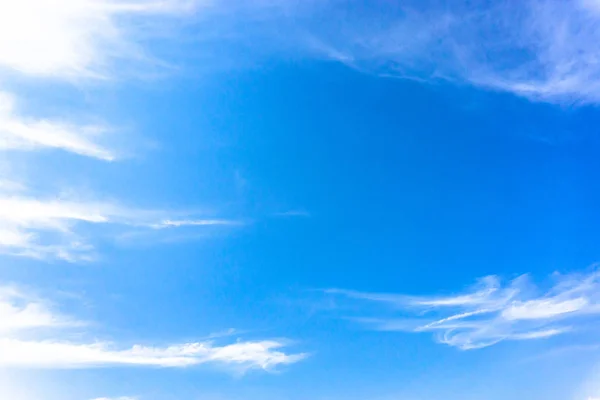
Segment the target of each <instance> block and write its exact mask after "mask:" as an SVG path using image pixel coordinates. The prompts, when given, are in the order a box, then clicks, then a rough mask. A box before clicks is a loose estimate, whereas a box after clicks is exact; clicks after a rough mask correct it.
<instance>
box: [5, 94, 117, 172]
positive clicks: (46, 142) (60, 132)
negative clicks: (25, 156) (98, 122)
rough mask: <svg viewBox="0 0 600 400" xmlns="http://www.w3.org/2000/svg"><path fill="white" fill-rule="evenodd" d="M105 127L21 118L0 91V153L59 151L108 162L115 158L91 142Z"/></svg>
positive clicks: (12, 102) (11, 103)
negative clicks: (39, 150)
mask: <svg viewBox="0 0 600 400" xmlns="http://www.w3.org/2000/svg"><path fill="white" fill-rule="evenodd" d="M105 129H106V128H104V127H101V126H93V125H88V126H77V125H74V124H69V123H64V122H60V121H53V120H48V119H35V118H25V117H23V116H21V115H19V114H17V112H16V110H15V99H14V96H12V95H11V94H9V93H6V92H4V93H2V92H0V150H21V151H27V150H38V149H44V148H46V149H61V150H64V151H68V152H71V153H76V154H79V155H82V156H88V157H93V158H98V159H101V160H105V161H112V160H114V159H115V157H116V155H115V153H114V151H111V150H109V149H107V148H105V147H103V146H101V145H100V144H98V143H96V142H95V141H94V139H96V138H97V136H99V134H101V133H102V132H103V131H104V130H105Z"/></svg>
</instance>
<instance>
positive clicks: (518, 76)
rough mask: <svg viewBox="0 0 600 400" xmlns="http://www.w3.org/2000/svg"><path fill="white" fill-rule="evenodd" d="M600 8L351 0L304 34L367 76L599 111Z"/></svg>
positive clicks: (587, 2)
mask: <svg viewBox="0 0 600 400" xmlns="http://www.w3.org/2000/svg"><path fill="white" fill-rule="evenodd" d="M599 10H600V7H599V6H598V2H596V1H591V0H574V1H553V0H526V1H522V2H510V1H507V2H505V1H501V2H476V3H473V2H469V1H457V2H452V3H450V4H448V3H447V2H441V1H439V0H427V1H404V2H401V3H385V4H383V3H380V4H378V5H376V6H374V7H373V6H372V5H371V4H370V5H369V7H360V6H358V7H352V6H350V5H349V3H348V2H346V1H342V2H326V3H324V4H320V5H319V6H315V7H314V10H313V14H312V15H308V16H306V15H305V16H304V17H305V18H304V19H303V20H302V19H301V20H302V21H304V22H303V24H304V25H303V26H302V27H301V28H302V30H303V31H304V32H306V34H305V35H304V41H303V44H304V46H305V47H306V48H308V50H309V51H312V52H313V53H314V54H318V55H320V56H322V57H325V58H327V59H331V60H335V61H338V62H342V63H344V64H347V65H350V66H352V67H354V68H357V69H359V70H362V71H368V72H372V73H375V74H381V75H384V76H393V77H400V78H408V79H418V80H424V81H430V80H440V79H442V80H449V81H454V82H458V83H468V84H473V85H476V86H482V87H485V88H490V89H495V90H500V91H508V92H512V93H515V94H517V95H520V96H524V97H527V98H529V99H532V100H540V101H548V102H557V103H570V104H573V103H598V102H599V101H600V50H599V49H598V46H597V45H596V43H598V42H599V41H600V11H599ZM325 13H327V14H328V15H331V16H333V17H332V18H331V21H332V24H328V25H327V26H325V27H323V26H318V29H317V28H315V27H314V24H311V23H310V21H311V18H315V17H316V16H320V15H323V14H325ZM306 21H308V22H306Z"/></svg>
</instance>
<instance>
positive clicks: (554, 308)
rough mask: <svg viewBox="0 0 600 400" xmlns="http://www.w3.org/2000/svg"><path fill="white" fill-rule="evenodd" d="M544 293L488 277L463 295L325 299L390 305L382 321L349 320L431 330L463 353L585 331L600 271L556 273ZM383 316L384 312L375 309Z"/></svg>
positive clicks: (597, 302) (522, 281)
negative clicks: (574, 273) (389, 309)
mask: <svg viewBox="0 0 600 400" xmlns="http://www.w3.org/2000/svg"><path fill="white" fill-rule="evenodd" d="M553 278H554V280H555V283H554V285H553V286H552V287H551V288H550V289H549V290H547V291H546V292H545V293H542V294H540V293H539V292H540V290H539V289H538V288H537V287H535V286H534V285H533V284H532V283H531V282H530V280H529V279H528V277H527V276H526V275H523V276H520V277H518V278H516V279H514V280H512V281H510V282H508V283H507V284H506V285H504V284H503V283H502V282H501V280H500V278H498V277H496V276H488V277H485V278H482V279H480V280H479V282H478V283H477V284H476V285H475V286H474V287H473V288H472V289H471V290H470V291H468V292H466V293H461V294H456V295H452V296H408V295H395V294H381V293H365V292H358V291H348V290H337V289H336V290H328V291H327V293H329V294H330V295H336V296H344V297H346V298H351V299H355V300H358V301H362V302H369V303H374V304H380V305H387V306H392V310H393V313H395V314H399V315H392V316H389V315H386V316H385V317H379V316H372V315H371V316H368V317H364V316H363V317H361V318H353V319H355V320H357V321H359V322H361V323H363V324H365V325H366V326H368V327H370V328H372V329H376V330H381V331H406V332H433V333H435V337H436V339H437V340H438V341H439V342H441V343H445V344H448V345H451V346H456V347H458V348H461V349H463V350H468V349H477V348H482V347H487V346H491V345H493V344H496V343H499V342H502V341H506V340H534V339H545V338H550V337H553V336H557V335H561V334H566V333H569V332H574V331H577V330H579V329H585V328H586V327H589V324H590V322H591V321H593V320H595V319H598V317H599V316H600V296H599V295H598V293H600V291H599V290H600V272H597V271H594V272H592V273H589V274H587V275H581V274H577V275H555V276H554V277H553ZM380 311H381V312H382V313H383V311H384V309H380Z"/></svg>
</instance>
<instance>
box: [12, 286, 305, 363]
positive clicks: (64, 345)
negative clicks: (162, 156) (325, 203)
mask: <svg viewBox="0 0 600 400" xmlns="http://www.w3.org/2000/svg"><path fill="white" fill-rule="evenodd" d="M84 325H85V324H84V323H82V322H79V321H75V320H74V319H72V318H69V317H67V316H64V315H62V314H60V313H58V312H56V311H54V310H52V308H51V307H49V306H48V305H47V304H46V303H45V302H43V301H42V300H35V299H33V298H31V296H29V295H27V294H25V293H24V292H23V291H21V290H18V289H15V288H14V287H10V286H8V287H0V367H2V368H43V369H65V368H71V369H82V368H101V367H114V366H129V367H133V366H138V367H165V368H182V367H191V366H194V365H200V364H209V363H210V364H222V365H227V366H230V367H232V368H235V369H236V370H242V371H246V370H250V369H263V370H271V369H273V368H276V367H278V366H281V365H286V364H293V363H295V362H298V361H300V360H302V359H303V358H305V357H306V354H287V353H285V352H284V351H283V350H282V349H283V348H284V347H285V343H283V342H281V341H277V340H257V341H237V342H234V343H230V344H225V345H217V344H215V343H214V342H212V341H203V342H191V343H182V344H171V345H166V346H146V345H139V344H136V345H133V346H130V347H124V346H119V345H115V344H113V343H108V342H97V341H96V342H92V343H81V342H73V341H70V340H68V339H67V338H68V337H69V335H64V334H63V333H64V332H65V329H69V330H71V329H72V328H73V327H79V326H84ZM48 330H50V331H52V332H55V333H54V335H53V336H52V337H47V336H43V335H42V334H41V332H42V331H43V332H46V331H48ZM56 332H57V333H56ZM67 333H69V332H67ZM25 334H27V336H28V337H29V339H23V336H24V335H25ZM32 335H33V337H34V338H35V339H31V337H32ZM61 335H62V337H61Z"/></svg>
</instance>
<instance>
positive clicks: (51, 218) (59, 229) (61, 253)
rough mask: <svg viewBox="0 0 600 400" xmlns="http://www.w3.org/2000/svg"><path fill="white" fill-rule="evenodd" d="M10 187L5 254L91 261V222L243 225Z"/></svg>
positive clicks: (3, 201) (2, 225) (2, 240)
mask: <svg viewBox="0 0 600 400" xmlns="http://www.w3.org/2000/svg"><path fill="white" fill-rule="evenodd" d="M7 187H8V189H7V190H4V191H3V190H0V253H4V254H11V255H16V256H25V257H32V258H38V259H52V258H56V259H62V260H66V261H71V262H75V261H90V260H92V259H94V258H95V251H94V246H93V244H92V243H91V242H90V241H89V240H88V239H86V236H85V235H84V234H83V231H84V230H85V229H83V228H85V227H87V228H89V227H97V228H100V227H103V226H104V227H109V226H111V227H117V228H120V229H121V230H123V229H128V228H135V229H138V230H139V229H142V230H143V229H146V230H155V229H157V228H168V227H170V228H173V229H176V228H181V227H185V226H190V227H194V228H196V229H202V228H203V227H205V228H208V227H211V226H213V227H219V226H235V225H240V224H241V222H239V221H236V220H224V219H183V220H173V219H168V218H165V217H166V216H167V215H168V214H169V213H168V212H166V211H160V210H141V209H136V208H129V207H124V206H122V205H119V204H115V203H112V202H107V201H95V200H81V199H70V198H68V197H63V198H61V197H60V196H59V197H44V196H35V195H34V194H31V193H29V192H27V189H26V188H25V187H18V188H15V187H13V186H11V185H8V186H7ZM178 214H181V213H178ZM88 232H89V229H88Z"/></svg>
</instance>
